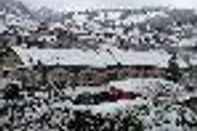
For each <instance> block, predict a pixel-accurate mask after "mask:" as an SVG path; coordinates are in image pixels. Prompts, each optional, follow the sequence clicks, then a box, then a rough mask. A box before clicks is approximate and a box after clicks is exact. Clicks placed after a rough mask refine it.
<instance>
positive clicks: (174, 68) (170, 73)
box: [167, 54, 181, 82]
mask: <svg viewBox="0 0 197 131" xmlns="http://www.w3.org/2000/svg"><path fill="white" fill-rule="evenodd" d="M167 78H168V79H169V80H172V81H174V82H178V81H179V79H180V78H181V72H180V69H179V65H178V63H177V55H176V54H174V55H173V56H172V58H171V59H170V60H169V62H168V70H167Z"/></svg>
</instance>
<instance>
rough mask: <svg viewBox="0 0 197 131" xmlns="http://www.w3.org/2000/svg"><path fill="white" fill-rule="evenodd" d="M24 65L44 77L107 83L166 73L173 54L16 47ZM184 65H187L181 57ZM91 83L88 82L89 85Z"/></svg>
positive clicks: (78, 81) (103, 48) (180, 60)
mask: <svg viewBox="0 0 197 131" xmlns="http://www.w3.org/2000/svg"><path fill="white" fill-rule="evenodd" d="M12 50H13V51H14V52H15V53H16V54H17V56H18V57H19V59H20V60H21V63H22V64H23V67H26V68H27V69H28V68H34V69H36V70H37V73H41V75H38V76H39V78H40V79H41V80H51V81H57V80H58V81H60V80H61V81H63V82H66V83H67V82H68V81H75V82H76V83H75V84H79V83H80V84H82V85H86V84H87V83H89V84H91V85H94V84H95V83H97V84H98V83H100V84H103V83H104V82H107V81H109V80H112V79H114V80H116V79H123V78H127V77H144V78H148V77H156V78H158V77H163V74H164V73H165V71H166V70H167V68H168V62H169V60H170V59H171V57H172V55H171V54H168V53H167V52H166V51H164V50H150V51H135V50H127V51H124V50H120V49H118V48H115V47H110V48H108V47H102V48H101V49H98V50H90V49H87V50H82V49H74V48H73V49H48V48H45V49H44V48H42V49H40V48H23V47H16V46H15V47H12ZM177 63H178V64H179V66H180V68H181V69H183V68H187V64H186V62H184V61H183V60H182V59H181V58H180V59H178V60H177ZM36 70H35V71H36ZM89 84H88V85H89Z"/></svg>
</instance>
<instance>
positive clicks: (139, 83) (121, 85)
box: [109, 78, 181, 95]
mask: <svg viewBox="0 0 197 131" xmlns="http://www.w3.org/2000/svg"><path fill="white" fill-rule="evenodd" d="M109 86H112V87H115V88H116V89H120V90H123V91H126V92H128V91H129V92H135V93H140V94H143V95H150V94H152V93H157V92H159V91H164V90H171V91H172V92H173V91H174V90H178V89H181V86H179V85H178V84H175V83H173V82H172V81H167V80H165V79H162V78H131V79H127V80H122V81H112V82H110V83H109Z"/></svg>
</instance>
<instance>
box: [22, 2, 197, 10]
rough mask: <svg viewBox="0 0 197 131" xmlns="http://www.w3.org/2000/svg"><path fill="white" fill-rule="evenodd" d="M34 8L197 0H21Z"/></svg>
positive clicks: (193, 4) (192, 5)
mask: <svg viewBox="0 0 197 131" xmlns="http://www.w3.org/2000/svg"><path fill="white" fill-rule="evenodd" d="M20 1H23V2H25V3H26V4H28V5H30V6H31V7H33V8H38V7H40V6H47V7H50V8H53V9H56V10H58V9H64V10H65V9H66V10H72V9H73V10H76V9H77V10H84V9H87V8H104V7H106V8H118V7H130V8H135V7H141V6H152V5H153V6H175V7H178V8H197V0H20Z"/></svg>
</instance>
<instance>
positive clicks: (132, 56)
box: [110, 48, 171, 68]
mask: <svg viewBox="0 0 197 131" xmlns="http://www.w3.org/2000/svg"><path fill="white" fill-rule="evenodd" d="M110 53H111V54H112V55H113V56H114V57H115V58H116V60H117V61H118V62H119V63H121V64H122V65H136V66H137V65H148V66H149V65H151V66H155V67H162V68H166V67H168V60H169V59H170V58H171V55H169V54H168V53H167V52H165V51H161V50H158V51H156V50H151V51H134V50H128V51H124V50H119V49H117V48H111V49H110Z"/></svg>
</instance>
